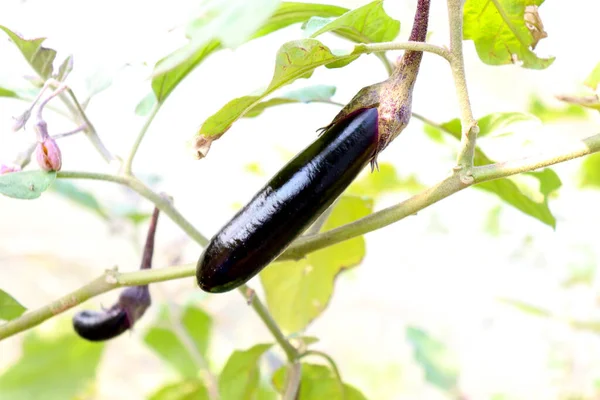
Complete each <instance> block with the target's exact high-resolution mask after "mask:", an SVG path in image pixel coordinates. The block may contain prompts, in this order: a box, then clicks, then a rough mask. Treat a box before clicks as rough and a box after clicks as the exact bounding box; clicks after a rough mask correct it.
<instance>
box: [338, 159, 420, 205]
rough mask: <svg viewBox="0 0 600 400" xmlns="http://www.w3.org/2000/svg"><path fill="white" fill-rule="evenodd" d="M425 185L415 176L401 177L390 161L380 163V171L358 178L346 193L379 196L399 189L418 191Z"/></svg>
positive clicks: (370, 196) (371, 196)
mask: <svg viewBox="0 0 600 400" xmlns="http://www.w3.org/2000/svg"><path fill="white" fill-rule="evenodd" d="M424 188H425V187H424V186H423V185H422V184H421V183H420V182H419V181H418V180H417V178H416V177H415V176H409V177H407V178H401V177H400V176H399V175H398V172H397V171H396V168H394V166H393V165H392V164H390V163H380V164H379V171H374V172H372V173H368V174H367V175H366V176H364V177H363V178H361V179H357V180H356V181H354V182H353V183H352V185H350V187H349V188H348V189H347V190H346V192H345V193H346V194H348V195H354V196H364V197H369V198H377V197H379V196H381V195H384V194H388V193H394V192H399V191H407V192H416V191H419V190H421V189H424Z"/></svg>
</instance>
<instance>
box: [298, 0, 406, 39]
mask: <svg viewBox="0 0 600 400" xmlns="http://www.w3.org/2000/svg"><path fill="white" fill-rule="evenodd" d="M304 29H305V32H306V34H307V35H308V36H310V37H312V38H315V37H317V36H319V35H322V34H323V33H325V32H334V33H336V34H338V35H340V36H342V37H344V38H346V39H349V40H351V41H353V42H356V43H375V42H389V41H391V40H394V39H395V38H396V36H398V33H399V32H400V21H397V20H395V19H393V18H391V17H390V16H389V15H387V14H386V12H385V10H384V9H383V0H375V1H373V2H371V3H368V4H366V5H364V6H362V7H359V8H356V9H354V10H350V11H348V12H347V13H345V14H344V15H342V16H341V17H338V18H335V19H333V20H331V19H325V18H322V17H313V18H311V19H310V20H309V21H308V22H307V23H306V25H305V27H304Z"/></svg>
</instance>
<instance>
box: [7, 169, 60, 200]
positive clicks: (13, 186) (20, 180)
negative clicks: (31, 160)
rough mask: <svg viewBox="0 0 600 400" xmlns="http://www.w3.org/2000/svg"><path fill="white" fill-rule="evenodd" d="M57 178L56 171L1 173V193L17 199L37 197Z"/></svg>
mask: <svg viewBox="0 0 600 400" xmlns="http://www.w3.org/2000/svg"><path fill="white" fill-rule="evenodd" d="M55 179H56V172H54V171H53V172H45V171H22V172H11V173H9V174H4V175H0V193H2V194H3V195H5V196H8V197H13V198H15V199H37V198H38V197H40V196H41V195H42V192H44V191H45V190H46V189H48V188H49V187H50V185H51V184H52V182H54V180H55Z"/></svg>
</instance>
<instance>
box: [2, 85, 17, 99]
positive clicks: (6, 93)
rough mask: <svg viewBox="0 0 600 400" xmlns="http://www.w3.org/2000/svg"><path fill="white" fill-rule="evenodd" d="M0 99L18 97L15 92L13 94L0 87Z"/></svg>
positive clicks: (11, 91)
mask: <svg viewBox="0 0 600 400" xmlns="http://www.w3.org/2000/svg"><path fill="white" fill-rule="evenodd" d="M0 97H13V98H19V97H20V96H19V95H18V94H17V92H15V91H13V90H10V89H6V88H3V87H0Z"/></svg>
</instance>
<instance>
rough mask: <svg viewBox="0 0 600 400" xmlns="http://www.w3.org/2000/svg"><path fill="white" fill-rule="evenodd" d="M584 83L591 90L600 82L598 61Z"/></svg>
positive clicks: (599, 64)
mask: <svg viewBox="0 0 600 400" xmlns="http://www.w3.org/2000/svg"><path fill="white" fill-rule="evenodd" d="M584 83H585V85H586V86H588V87H589V88H591V89H592V90H596V89H597V88H598V83H600V62H599V63H598V64H596V66H595V67H594V69H593V70H592V72H590V74H589V75H588V77H587V78H586V80H585V82H584Z"/></svg>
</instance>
